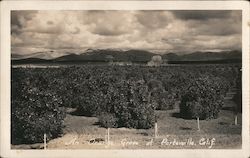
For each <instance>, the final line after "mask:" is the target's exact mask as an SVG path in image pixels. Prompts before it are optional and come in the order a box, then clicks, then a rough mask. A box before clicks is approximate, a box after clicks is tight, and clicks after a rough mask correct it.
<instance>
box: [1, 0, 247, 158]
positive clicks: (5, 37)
mask: <svg viewBox="0 0 250 158" xmlns="http://www.w3.org/2000/svg"><path fill="white" fill-rule="evenodd" d="M0 4H1V45H0V48H1V55H0V64H1V85H0V87H1V98H0V105H1V122H0V123H1V132H0V134H1V137H0V138H1V139H0V140H1V146H0V147H1V148H0V149H1V150H0V156H1V157H26V158H29V157H54V158H55V157H88V158H91V157H108V158H113V157H120V158H123V157H145V158H146V157H150V158H151V157H161V158H162V157H192V158H196V157H228V158H229V157H232V158H235V157H243V158H247V157H249V156H250V153H249V149H250V141H249V137H250V132H249V129H250V124H249V113H250V107H249V27H250V23H249V2H247V1H2V2H0ZM12 10H242V70H243V72H242V99H243V101H242V104H243V105H242V106H243V111H242V117H243V119H242V120H243V121H242V149H205V150H204V149H164V150H163V149H160V150H158V149H154V150H146V149H143V150H124V149H122V150H111V149H110V150H97V149H95V150H87V149H83V150H11V144H10V138H11V137H10V114H11V111H10V109H11V108H10V105H11V96H10V95H11V93H10V83H11V82H10V81H11V76H10V74H11V73H10V72H11V66H10V61H11V58H10V56H11V51H10V50H11V42H10V39H11V34H10V12H11V11H12Z"/></svg>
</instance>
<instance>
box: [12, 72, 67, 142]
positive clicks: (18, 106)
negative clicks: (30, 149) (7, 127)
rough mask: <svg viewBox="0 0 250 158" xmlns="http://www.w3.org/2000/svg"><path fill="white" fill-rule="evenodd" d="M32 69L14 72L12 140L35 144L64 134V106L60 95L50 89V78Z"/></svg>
mask: <svg viewBox="0 0 250 158" xmlns="http://www.w3.org/2000/svg"><path fill="white" fill-rule="evenodd" d="M34 73H35V72H33V71H27V70H26V71H20V72H17V71H15V72H13V76H12V77H13V79H16V80H18V84H17V83H16V82H14V83H13V84H12V103H11V136H12V137H11V138H12V139H11V142H12V143H13V144H19V143H36V142H42V141H43V135H44V133H46V134H47V138H48V140H50V139H52V138H55V137H58V136H60V134H61V133H62V127H63V119H64V117H65V113H64V108H63V107H61V104H62V100H61V97H60V96H58V95H57V94H56V92H55V91H53V90H52V89H50V88H49V81H48V80H47V79H46V78H44V76H43V74H42V73H41V74H40V73H39V74H37V75H34ZM12 82H13V81H12Z"/></svg>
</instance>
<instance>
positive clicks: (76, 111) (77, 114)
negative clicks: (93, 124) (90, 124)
mask: <svg viewBox="0 0 250 158" xmlns="http://www.w3.org/2000/svg"><path fill="white" fill-rule="evenodd" d="M68 114H70V115H73V116H85V117H93V116H92V114H91V113H89V112H85V111H81V110H78V109H76V110H75V111H71V112H68Z"/></svg>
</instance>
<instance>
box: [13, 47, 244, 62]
mask: <svg viewBox="0 0 250 158" xmlns="http://www.w3.org/2000/svg"><path fill="white" fill-rule="evenodd" d="M180 54H181V53H178V54H177V53H171V52H168V53H166V54H163V55H160V56H161V57H162V59H163V60H164V61H168V62H169V63H175V62H177V63H185V62H220V61H221V62H241V59H242V53H241V51H237V50H233V51H221V52H211V51H207V52H193V53H189V54H183V55H180ZM155 55H158V54H155V53H152V52H150V51H146V50H133V49H131V50H120V49H87V50H84V51H82V52H76V53H70V52H63V53H62V52H56V51H46V52H37V53H33V54H29V55H18V54H11V60H12V63H13V64H20V63H21V64H25V63H51V62H54V63H64V62H71V63H74V62H78V63H79V62H80V63H81V62H108V61H115V62H135V63H147V62H148V61H150V60H151V58H152V57H153V56H155Z"/></svg>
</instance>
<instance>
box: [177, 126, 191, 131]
mask: <svg viewBox="0 0 250 158" xmlns="http://www.w3.org/2000/svg"><path fill="white" fill-rule="evenodd" d="M180 130H185V131H187V130H192V128H189V127H180Z"/></svg>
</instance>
